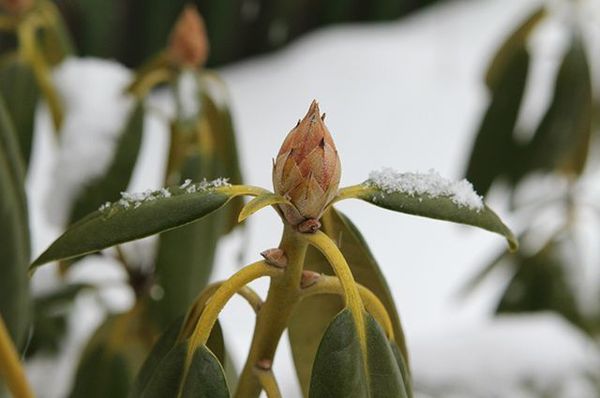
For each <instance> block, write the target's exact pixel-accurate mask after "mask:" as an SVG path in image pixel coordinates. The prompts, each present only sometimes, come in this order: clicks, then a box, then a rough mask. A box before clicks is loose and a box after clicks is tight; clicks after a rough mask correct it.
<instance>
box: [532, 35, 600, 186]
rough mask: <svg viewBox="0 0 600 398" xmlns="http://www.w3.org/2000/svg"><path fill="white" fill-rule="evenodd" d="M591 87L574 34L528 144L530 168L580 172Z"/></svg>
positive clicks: (586, 143) (588, 126) (580, 44)
mask: <svg viewBox="0 0 600 398" xmlns="http://www.w3.org/2000/svg"><path fill="white" fill-rule="evenodd" d="M591 118H592V88H591V78H590V68H589V65H588V62H587V58H586V54H585V47H584V44H583V42H582V39H581V37H580V36H579V35H574V36H573V38H572V41H571V45H570V47H569V49H568V51H567V53H566V54H565V57H564V59H563V61H562V64H561V66H560V69H559V71H558V75H557V76H556V84H555V87H554V97H553V98H552V102H551V103H550V106H549V108H548V110H547V112H546V114H545V115H544V118H543V119H542V121H541V123H540V125H539V127H538V129H537V130H536V132H535V135H534V136H533V139H532V140H531V142H530V144H529V147H528V156H529V159H530V167H531V169H532V170H544V171H555V170H560V171H564V172H567V173H571V174H577V175H579V174H581V172H582V171H583V168H584V167H585V163H586V160H587V154H588V147H589V141H590V135H591Z"/></svg>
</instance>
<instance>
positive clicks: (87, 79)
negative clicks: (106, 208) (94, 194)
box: [47, 58, 133, 225]
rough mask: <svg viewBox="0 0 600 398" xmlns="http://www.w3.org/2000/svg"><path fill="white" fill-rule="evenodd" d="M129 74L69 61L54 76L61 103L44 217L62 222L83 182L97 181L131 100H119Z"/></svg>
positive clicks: (100, 63)
mask: <svg viewBox="0 0 600 398" xmlns="http://www.w3.org/2000/svg"><path fill="white" fill-rule="evenodd" d="M131 76H132V75H131V72H130V71H129V70H128V69H127V68H125V67H124V66H122V65H120V64H118V63H116V62H113V61H105V60H99V59H93V58H80V59H76V58H70V59H67V60H66V61H65V62H63V63H62V64H61V65H60V66H59V67H58V68H57V69H56V70H55V72H54V74H53V80H54V82H55V84H56V87H57V88H58V91H59V94H60V97H61V98H62V100H63V103H64V110H65V119H64V124H63V126H62V128H61V131H60V139H59V144H58V145H59V153H58V158H57V161H56V163H55V165H54V171H53V175H52V179H53V184H52V189H51V191H50V192H48V197H47V199H48V201H47V207H48V211H47V214H48V217H49V218H50V220H51V221H52V222H53V223H55V224H57V225H63V224H64V223H65V222H66V221H67V217H68V215H69V212H70V208H71V205H72V203H73V201H74V200H75V198H76V197H77V195H78V194H79V193H80V192H81V191H82V190H83V189H84V187H85V184H86V182H89V181H92V180H93V179H94V178H95V177H99V176H101V175H102V174H103V173H104V171H105V170H106V169H107V167H108V166H109V165H110V162H111V160H112V157H113V153H114V148H115V144H116V142H117V140H118V138H119V135H120V133H121V132H122V131H123V128H124V126H125V121H126V118H127V116H128V115H129V113H130V110H131V108H132V105H133V100H132V99H131V98H130V97H128V96H126V95H124V93H123V92H124V89H125V87H126V86H127V84H129V82H130V79H131Z"/></svg>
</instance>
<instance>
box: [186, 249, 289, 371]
mask: <svg viewBox="0 0 600 398" xmlns="http://www.w3.org/2000/svg"><path fill="white" fill-rule="evenodd" d="M278 274H281V270H280V269H278V268H276V267H273V266H271V265H269V264H267V263H266V262H264V261H258V262H256V263H253V264H250V265H248V266H246V267H244V268H242V269H241V270H239V271H238V272H236V273H235V274H234V275H233V276H232V277H231V278H229V279H228V280H227V281H225V282H224V283H223V284H222V285H221V286H219V288H218V289H217V290H216V291H215V292H214V293H213V295H212V296H211V297H210V299H209V300H208V302H207V304H206V305H205V307H204V309H203V311H202V313H201V315H200V318H199V319H198V322H197V323H196V327H195V329H194V332H193V333H192V336H191V338H190V343H189V346H188V355H187V363H188V364H189V361H190V360H191V358H192V356H193V353H194V352H195V351H196V348H198V347H199V346H201V345H203V344H206V341H207V340H208V337H209V336H210V331H211V330H212V328H213V326H214V324H215V322H216V321H217V317H218V316H219V313H220V312H221V310H222V309H223V307H225V304H227V302H228V301H229V299H231V297H232V296H233V295H234V294H236V293H237V292H238V291H239V290H240V289H241V288H242V287H244V286H245V285H247V284H248V283H250V282H252V281H253V280H255V279H258V278H260V277H262V276H271V277H273V276H277V275H278ZM186 368H187V366H186Z"/></svg>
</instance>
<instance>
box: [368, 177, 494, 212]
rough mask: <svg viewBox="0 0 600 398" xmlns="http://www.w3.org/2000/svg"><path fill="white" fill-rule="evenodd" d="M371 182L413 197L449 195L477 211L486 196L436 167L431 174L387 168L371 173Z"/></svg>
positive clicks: (385, 189)
mask: <svg viewBox="0 0 600 398" xmlns="http://www.w3.org/2000/svg"><path fill="white" fill-rule="evenodd" d="M367 184H369V185H373V186H375V187H376V188H378V189H379V190H382V191H383V192H385V193H388V194H390V193H397V192H400V193H405V194H408V195H410V196H427V197H429V198H440V197H445V198H449V199H450V200H452V202H454V203H455V204H456V205H457V206H459V207H468V208H469V209H473V210H476V211H480V210H482V209H483V199H482V197H481V196H479V195H477V193H476V192H475V190H474V189H473V185H472V184H471V183H470V182H469V181H467V180H465V179H462V180H460V181H450V180H448V179H446V178H443V177H442V176H440V174H439V173H438V172H437V171H435V170H433V169H430V170H429V171H428V172H427V173H418V172H417V173H401V172H398V171H396V170H394V169H392V168H389V167H385V168H382V169H381V170H379V171H372V172H371V173H369V179H368V180H367Z"/></svg>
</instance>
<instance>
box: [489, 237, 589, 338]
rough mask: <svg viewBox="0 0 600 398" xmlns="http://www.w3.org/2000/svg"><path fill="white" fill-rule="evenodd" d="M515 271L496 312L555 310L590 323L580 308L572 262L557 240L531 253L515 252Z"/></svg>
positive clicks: (582, 324) (575, 321) (579, 324)
mask: <svg viewBox="0 0 600 398" xmlns="http://www.w3.org/2000/svg"><path fill="white" fill-rule="evenodd" d="M513 257H514V258H513V267H515V268H516V272H515V274H514V276H513V277H512V279H511V280H510V283H509V284H508V286H507V287H506V290H505V291H504V293H503V294H502V298H501V299H500V301H499V303H498V305H497V308H496V312H497V313H527V312H537V311H554V312H556V313H558V314H560V315H562V316H563V317H564V318H565V319H567V320H568V321H570V322H571V323H573V324H574V325H575V326H577V327H578V328H580V329H582V330H584V331H588V326H589V325H588V324H587V322H586V321H585V319H584V317H583V316H582V314H581V312H580V311H579V309H578V304H577V298H576V293H575V290H574V289H576V286H575V285H574V283H572V282H573V281H572V280H569V278H570V276H569V268H570V267H569V264H568V261H567V259H566V258H565V257H564V253H561V251H560V250H559V247H558V244H557V242H555V241H552V242H550V243H549V244H548V245H547V246H546V247H545V248H543V249H542V250H541V251H539V252H537V253H535V254H534V255H532V256H520V255H515V256H513Z"/></svg>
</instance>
